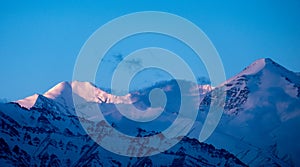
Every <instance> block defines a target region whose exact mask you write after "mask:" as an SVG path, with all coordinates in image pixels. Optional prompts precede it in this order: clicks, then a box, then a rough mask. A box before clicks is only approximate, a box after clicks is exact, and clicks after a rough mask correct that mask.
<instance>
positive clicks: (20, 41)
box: [0, 0, 300, 101]
mask: <svg viewBox="0 0 300 167" xmlns="http://www.w3.org/2000/svg"><path fill="white" fill-rule="evenodd" d="M149 10H151V11H164V12H170V13H173V14H176V15H179V16H182V17H184V18H186V19H188V20H190V21H192V22H193V23H195V24H196V25H197V26H199V27H200V28H201V29H202V30H203V31H204V32H205V33H206V35H207V36H208V37H209V38H210V40H211V41H212V42H213V44H214V45H215V47H216V49H217V50H218V52H219V54H220V57H221V59H222V61H223V65H224V67H225V72H226V76H227V77H231V76H233V75H235V74H236V73H238V72H239V71H241V70H242V69H243V68H244V67H246V66H247V65H249V64H250V63H252V62H253V61H255V60H256V59H259V58H263V57H269V58H272V59H273V60H274V61H276V62H278V63H279V64H281V65H283V66H285V67H286V68H288V69H289V70H292V71H300V66H299V62H300V61H299V56H300V1H297V0H295V1H277V0H272V1H271V0H270V1H263V2H262V1H258V0H257V1H254V2H253V1H252V2H244V1H226V2H222V3H220V2H219V1H209V2H198V1H186V2H185V1H171V0H165V1H163V2H160V1H158V0H151V1H140V0H136V1H130V3H129V2H125V1H115V2H110V1H104V2H102V1H72V3H67V2H66V1H65V2H60V1H19V2H17V1H9V0H7V1H1V2H0V63H1V64H0V68H1V70H0V76H1V87H0V99H3V98H6V99H8V100H9V101H10V100H17V99H20V98H24V97H26V96H29V95H32V94H34V93H43V92H45V91H46V90H48V89H49V88H51V87H52V86H54V85H55V84H57V83H58V82H61V81H70V80H72V73H73V67H74V63H75V61H76V57H77V55H78V52H79V51H80V48H81V47H82V45H83V44H84V42H85V41H86V40H87V39H88V37H89V36H90V35H91V34H92V33H93V32H94V31H95V30H97V29H98V28H99V27H100V26H101V25H103V24H105V23H106V22H108V21H110V20H112V19H114V18H116V17H118V16H122V15H124V14H129V13H132V12H138V11H149Z"/></svg>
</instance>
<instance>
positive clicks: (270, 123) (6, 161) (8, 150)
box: [0, 58, 300, 166]
mask: <svg viewBox="0 0 300 167" xmlns="http://www.w3.org/2000/svg"><path fill="white" fill-rule="evenodd" d="M179 84H180V85H184V89H180V88H179V86H178V85H179ZM157 88H158V89H160V90H163V91H164V93H165V95H166V98H167V101H166V102H165V105H164V104H163V103H160V102H158V103H157V104H155V105H154V107H153V105H152V106H151V104H150V101H149V98H151V91H152V90H154V89H157ZM218 91H225V93H226V99H225V104H224V106H223V107H224V112H223V115H222V117H221V120H220V122H219V124H218V126H217V128H216V130H215V131H214V132H213V133H212V135H211V136H210V137H209V138H208V139H207V140H206V141H205V142H204V143H203V142H199V141H198V138H199V133H200V131H201V128H202V126H203V123H204V121H205V119H206V117H207V114H208V111H209V108H210V105H211V99H212V98H218V97H215V96H216V95H217V93H214V92H218ZM181 94H183V96H184V97H187V98H189V99H190V101H191V107H196V110H198V113H197V118H196V121H195V123H194V124H193V127H192V129H191V130H190V132H189V133H188V134H187V135H186V136H184V137H183V138H181V139H180V142H179V143H177V144H176V145H174V146H172V147H171V148H170V149H168V150H166V151H163V152H161V153H160V154H156V155H152V156H145V157H143V156H142V157H126V156H121V155H118V154H115V153H112V152H110V151H107V150H105V149H104V148H102V147H101V146H99V145H98V144H97V142H95V141H94V140H93V139H92V138H91V137H90V136H89V135H88V134H87V132H86V131H85V130H84V129H83V128H82V125H81V122H82V121H84V122H86V124H87V127H88V128H89V132H93V133H97V134H101V139H104V138H105V137H106V136H111V135H112V134H111V133H110V131H111V129H112V128H115V129H117V130H118V131H120V132H122V133H125V134H128V135H131V136H153V135H154V134H159V133H160V132H162V131H163V130H165V129H166V128H168V127H169V126H170V125H171V124H172V123H173V122H174V120H175V119H176V117H177V116H178V111H179V108H180V101H181V99H180V95H181ZM195 95H197V97H198V95H199V96H200V97H198V98H196V97H195ZM74 98H75V99H79V100H77V103H76V105H74V103H73V100H74ZM196 99H199V100H200V101H198V102H196V103H195V104H198V103H199V104H200V105H193V102H194V100H196ZM90 104H94V105H90ZM91 106H97V107H99V108H100V109H101V111H102V112H103V115H104V117H105V120H106V121H103V120H101V119H100V120H99V118H97V119H95V115H97V113H95V112H96V111H95V108H93V107H91ZM120 107H121V108H123V109H125V110H126V111H128V112H129V113H130V112H132V113H134V111H135V110H136V109H139V110H144V111H147V112H146V113H151V114H156V113H157V111H158V109H161V108H163V109H164V112H163V113H162V114H161V115H159V116H158V117H157V118H156V119H155V121H150V122H146V123H137V122H135V121H132V120H130V119H128V118H126V117H124V116H123V115H122V114H120V113H119V112H118V108H120ZM75 108H84V110H83V111H87V112H76V110H75ZM0 114H1V116H0V119H1V120H0V124H1V129H0V130H1V137H0V148H1V149H0V150H1V151H0V164H3V165H2V166H49V165H51V166H299V165H300V161H299V159H298V155H300V144H298V141H299V140H300V133H299V132H298V128H300V76H299V73H295V72H292V71H289V70H287V69H286V68H284V67H282V66H281V65H279V64H277V63H276V62H274V61H273V60H271V59H269V58H266V59H260V60H257V61H255V62H253V63H252V64H251V65H249V66H248V67H246V68H245V69H244V70H243V71H241V72H240V73H239V74H237V75H236V76H234V77H232V78H230V79H228V80H227V81H225V82H224V83H222V84H221V85H218V86H217V87H211V86H210V85H197V84H195V83H191V82H189V81H182V80H179V81H178V80H171V81H164V82H159V83H157V84H155V85H153V86H151V87H149V88H144V89H142V90H138V91H135V92H130V93H128V94H126V95H123V96H117V95H113V94H110V93H108V92H106V91H104V90H103V89H100V88H98V87H96V86H95V85H94V84H92V83H89V82H80V81H72V82H61V83H59V84H57V85H56V86H54V87H53V88H52V89H50V90H49V91H47V92H46V93H44V94H35V95H32V96H30V97H27V98H24V99H21V100H18V101H15V102H10V103H3V104H1V105H0ZM151 114H150V115H149V117H150V116H152V115H151ZM133 116H134V115H133ZM95 120H96V121H95ZM97 120H98V121H97ZM104 132H105V133H104ZM116 137H119V136H116ZM164 137H165V136H160V138H158V139H157V140H158V141H160V142H162V141H161V140H163V138H164ZM171 140H177V139H175V138H174V139H171ZM128 142H129V143H133V141H130V140H129V141H128ZM112 144H116V143H112ZM116 145H117V146H119V147H122V143H120V144H119V145H118V144H116ZM133 148H141V147H140V146H139V147H138V146H136V144H131V145H130V144H129V147H128V148H124V149H126V150H127V151H132V152H135V153H137V154H141V155H143V154H144V152H145V151H151V150H155V149H158V148H159V145H158V146H157V147H151V148H148V147H145V149H144V150H134V149H133Z"/></svg>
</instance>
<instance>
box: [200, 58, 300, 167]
mask: <svg viewBox="0 0 300 167" xmlns="http://www.w3.org/2000/svg"><path fill="white" fill-rule="evenodd" d="M299 84H300V78H299V76H298V75H297V74H296V73H293V72H291V71H288V70H287V69H285V68H284V67H282V66H280V65H279V64H277V63H275V62H274V61H272V60H271V59H261V60H258V61H256V62H254V63H252V64H251V65H250V66H249V67H247V68H245V69H244V70H243V71H242V72H241V73H239V74H238V75H236V76H234V77H233V78H231V79H229V80H228V81H226V82H225V83H224V84H222V85H220V86H219V87H216V88H215V89H214V90H213V91H217V90H221V89H222V90H224V91H226V102H225V106H224V113H223V116H222V119H221V121H220V123H219V125H218V127H217V129H216V131H215V132H214V133H213V135H212V136H211V137H210V138H209V140H208V141H207V142H209V143H212V144H214V145H215V146H217V147H220V148H227V149H228V150H230V152H232V153H234V154H235V155H237V157H239V158H240V159H242V160H243V161H244V162H246V163H247V164H249V165H255V166H256V165H259V164H269V165H276V164H277V165H280V166H285V165H293V164H299V163H300V162H299V161H298V158H296V157H297V155H299V150H300V147H298V146H296V145H294V144H292V143H294V142H295V141H296V140H299V139H300V136H299V134H298V133H297V132H296V131H295V130H293V129H295V127H298V128H299V127H300V122H299V120H300V98H299V90H300V89H299ZM211 98H215V97H212V93H211V92H210V93H208V94H207V95H206V97H205V98H204V100H203V101H202V102H201V105H200V111H202V112H204V113H205V112H207V110H208V108H209V105H210V99H211ZM221 139H222V140H221Z"/></svg>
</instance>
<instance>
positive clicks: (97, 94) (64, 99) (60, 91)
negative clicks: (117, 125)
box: [16, 81, 132, 109]
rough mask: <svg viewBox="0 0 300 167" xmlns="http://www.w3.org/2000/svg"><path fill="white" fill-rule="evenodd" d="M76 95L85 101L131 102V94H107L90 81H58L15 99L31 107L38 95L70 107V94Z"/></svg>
mask: <svg viewBox="0 0 300 167" xmlns="http://www.w3.org/2000/svg"><path fill="white" fill-rule="evenodd" d="M73 94H75V95H78V96H79V97H81V98H83V99H84V100H85V101H87V102H95V103H114V104H120V103H122V104H130V103H132V100H131V97H130V96H131V95H130V94H127V95H125V96H115V95H112V94H109V93H107V92H105V91H103V90H101V89H99V88H97V87H96V86H94V85H93V84H91V83H90V82H79V81H73V82H60V83H58V84H57V85H55V86H54V87H53V88H51V89H49V90H48V91H47V92H46V93H44V94H43V95H39V94H34V95H32V96H29V97H26V98H24V99H21V100H18V101H16V102H17V103H18V104H20V105H21V106H22V107H25V108H27V109H30V108H31V107H33V106H34V105H35V103H36V101H37V99H38V97H39V96H44V97H47V98H49V99H52V100H54V101H56V102H58V103H60V104H62V105H64V106H67V107H72V106H73V98H72V95H73Z"/></svg>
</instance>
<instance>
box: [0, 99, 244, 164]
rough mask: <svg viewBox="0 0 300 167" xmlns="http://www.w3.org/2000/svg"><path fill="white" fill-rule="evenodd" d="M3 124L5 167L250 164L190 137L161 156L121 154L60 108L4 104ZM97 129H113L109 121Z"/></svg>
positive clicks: (1, 155) (0, 140)
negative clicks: (29, 107)
mask: <svg viewBox="0 0 300 167" xmlns="http://www.w3.org/2000/svg"><path fill="white" fill-rule="evenodd" d="M80 119H83V118H80ZM91 124H93V123H92V122H91ZM0 125H1V129H0V130H1V137H0V148H1V149H0V150H1V151H0V162H1V164H2V165H5V166H35V165H37V166H163V165H165V166H178V165H180V166H216V165H218V166H246V165H245V164H243V163H242V162H241V161H240V160H239V159H237V158H236V157H235V156H234V155H232V154H230V153H229V152H227V151H225V150H224V149H215V148H214V147H213V146H212V145H208V144H205V143H200V142H198V141H197V140H195V139H189V138H186V137H185V138H183V139H182V140H181V141H180V142H179V143H178V144H176V145H175V146H174V147H172V148H171V149H169V150H167V151H165V152H163V153H161V154H157V155H154V156H150V157H142V158H133V157H125V156H120V155H117V154H114V153H111V152H109V151H107V150H105V149H103V148H102V147H100V146H99V145H98V144H97V143H95V142H94V141H93V140H92V139H91V138H90V137H89V136H88V135H86V133H85V131H84V130H83V129H82V128H81V126H80V123H79V121H78V118H77V117H76V116H71V115H66V114H64V113H61V112H59V110H58V111H51V110H47V109H45V108H35V107H34V108H32V109H30V110H28V109H26V108H22V107H20V106H19V105H18V104H15V103H8V104H1V106H0ZM91 126H92V125H91ZM97 126H101V128H103V129H105V128H108V125H107V124H105V122H99V123H97V125H94V126H93V127H97ZM141 131H143V133H140V135H145V134H147V135H149V133H147V132H146V131H144V130H141ZM150 135H151V134H150ZM112 144H113V143H112Z"/></svg>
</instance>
